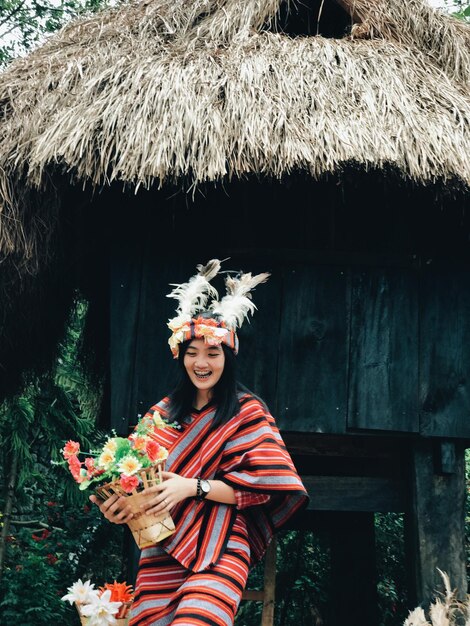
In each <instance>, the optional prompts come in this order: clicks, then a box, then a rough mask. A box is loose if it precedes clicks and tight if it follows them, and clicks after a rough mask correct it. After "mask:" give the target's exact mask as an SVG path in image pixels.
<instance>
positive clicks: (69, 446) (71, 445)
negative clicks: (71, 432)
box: [62, 440, 80, 461]
mask: <svg viewBox="0 0 470 626" xmlns="http://www.w3.org/2000/svg"><path fill="white" fill-rule="evenodd" d="M79 452H80V444H79V443H77V442H76V441H71V440H69V441H67V443H66V444H65V446H64V449H63V450H62V454H63V456H64V459H65V460H66V461H68V460H69V459H70V457H71V456H75V455H77V454H78V453H79Z"/></svg>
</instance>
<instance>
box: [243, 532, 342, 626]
mask: <svg viewBox="0 0 470 626" xmlns="http://www.w3.org/2000/svg"><path fill="white" fill-rule="evenodd" d="M277 541H278V543H277V564H276V569H277V576H276V608H275V613H274V616H275V626H298V625H299V624H314V623H315V621H316V619H317V617H319V616H323V615H324V614H325V613H326V607H327V602H328V596H329V585H330V577H329V550H328V545H327V543H326V542H325V540H324V538H323V537H321V536H318V535H316V534H314V533H312V532H303V531H292V530H289V531H284V532H281V533H279V534H278V535H277ZM263 577H264V565H263V563H260V564H258V565H257V566H256V567H255V568H254V569H253V570H252V571H251V572H250V575H249V578H248V584H247V588H248V589H262V588H263ZM261 611H262V603H261V602H252V601H250V602H242V603H241V605H240V608H239V610H238V613H237V616H236V620H235V624H236V625H237V626H258V624H260V623H261Z"/></svg>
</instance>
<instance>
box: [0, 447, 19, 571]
mask: <svg viewBox="0 0 470 626" xmlns="http://www.w3.org/2000/svg"><path fill="white" fill-rule="evenodd" d="M17 480H18V455H17V454H16V453H13V459H12V463H11V469H10V473H9V475H8V483H7V494H6V498H5V510H4V512H3V527H2V534H1V536H0V581H1V579H2V575H3V566H4V563H5V556H6V547H7V537H8V535H9V533H10V523H11V512H12V510H13V503H14V501H15V491H16V484H17Z"/></svg>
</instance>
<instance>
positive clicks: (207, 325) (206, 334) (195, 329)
mask: <svg viewBox="0 0 470 626" xmlns="http://www.w3.org/2000/svg"><path fill="white" fill-rule="evenodd" d="M197 270H198V273H197V274H196V275H195V276H193V277H192V278H190V280H189V281H188V282H187V283H182V284H181V285H175V284H173V285H172V287H174V289H173V291H171V293H169V294H168V295H167V297H168V298H175V299H176V300H178V303H179V304H178V308H177V310H176V313H177V315H176V317H174V318H173V319H171V320H170V321H169V322H168V326H169V328H170V330H171V331H172V335H171V337H170V339H169V340H168V343H169V344H170V348H171V351H172V353H173V356H174V357H175V358H177V357H178V354H179V344H180V343H182V342H183V341H188V340H189V339H204V341H205V342H206V343H207V344H209V345H220V344H221V343H225V344H226V345H227V346H229V347H230V348H232V350H233V351H234V352H235V354H236V353H237V352H238V337H237V335H236V332H235V331H236V329H237V328H239V327H240V326H241V325H242V323H243V320H244V319H245V318H246V317H248V314H249V313H253V312H254V311H255V310H256V306H255V304H254V302H253V301H252V300H251V294H250V292H251V291H252V290H253V289H254V288H255V287H256V286H257V285H259V284H260V283H265V282H266V281H267V279H268V278H269V276H270V274H268V273H263V274H258V275H256V276H252V275H251V273H250V272H248V273H246V274H243V273H242V274H239V275H238V276H235V277H231V276H229V277H228V278H227V279H226V280H225V286H226V290H227V294H226V295H225V296H224V297H223V298H222V300H220V302H219V300H218V297H219V296H218V293H217V291H216V289H214V287H213V286H212V285H211V284H210V282H209V281H210V280H212V279H213V278H214V277H215V276H216V274H217V273H218V272H219V270H220V261H219V260H218V259H212V260H211V261H209V262H208V263H207V264H206V265H198V266H197ZM211 297H212V298H213V300H212V302H211V304H210V305H209V306H207V303H208V300H209V298H211ZM208 311H209V312H210V313H212V315H213V316H212V315H209V316H208V315H207V312H208ZM203 312H204V315H201V314H202V313H203Z"/></svg>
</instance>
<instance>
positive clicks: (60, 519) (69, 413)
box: [0, 303, 126, 626]
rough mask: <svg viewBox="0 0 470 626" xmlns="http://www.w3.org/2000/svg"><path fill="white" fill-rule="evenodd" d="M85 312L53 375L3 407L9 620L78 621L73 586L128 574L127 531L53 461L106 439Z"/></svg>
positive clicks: (3, 611)
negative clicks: (87, 366) (82, 363)
mask: <svg viewBox="0 0 470 626" xmlns="http://www.w3.org/2000/svg"><path fill="white" fill-rule="evenodd" d="M85 313H86V307H85V306H84V305H83V304H81V303H79V304H78V305H77V308H76V310H75V313H74V316H73V317H72V320H71V323H70V327H69V330H68V333H67V337H66V341H65V343H64V346H63V347H62V352H61V357H60V359H59V361H58V363H57V366H56V369H55V371H54V372H53V374H52V375H50V376H45V377H44V378H43V379H42V380H40V381H37V382H36V384H34V385H31V386H30V387H28V389H26V390H25V392H24V393H23V395H21V396H20V397H18V398H16V399H14V400H12V401H10V402H8V403H6V404H4V405H3V406H2V407H1V409H0V442H1V450H2V459H1V460H2V469H3V473H2V474H1V476H0V487H1V486H2V483H3V490H2V492H3V496H2V500H0V505H1V507H2V510H6V509H7V507H6V503H7V500H8V499H10V500H11V499H12V498H14V502H13V511H12V517H13V519H12V521H11V526H10V529H9V531H8V534H6V529H7V526H5V525H4V524H0V527H2V526H3V529H2V550H3V552H2V556H4V567H3V578H2V581H1V585H0V598H2V600H1V602H0V623H1V624H21V625H22V626H42V624H44V625H46V624H47V625H49V624H57V623H67V624H72V623H74V622H76V623H77V624H78V617H77V615H76V612H75V611H74V610H72V609H71V608H70V607H67V606H66V605H65V603H64V602H62V600H61V596H62V595H64V594H65V592H66V588H67V587H68V586H70V585H71V584H72V583H73V582H75V581H76V580H77V579H78V578H82V579H83V578H90V579H92V580H93V582H95V583H96V584H98V585H101V584H103V583H105V582H112V581H113V580H114V579H115V578H116V579H120V580H123V577H124V574H123V571H122V570H123V568H124V567H126V563H125V559H123V554H122V543H123V541H122V540H123V532H124V529H123V528H122V527H120V526H114V525H110V524H109V522H107V521H106V520H105V519H104V518H103V517H102V515H101V513H100V512H99V510H98V509H97V507H95V506H91V505H90V504H89V501H88V497H87V496H86V495H84V494H83V493H82V492H80V491H79V490H78V489H77V485H76V484H75V482H74V481H73V479H72V477H71V476H70V474H69V472H68V471H65V470H64V468H63V467H61V466H58V465H51V462H50V461H51V459H59V458H60V449H61V448H62V447H63V446H64V443H65V441H66V440H68V439H70V438H74V439H78V440H79V441H80V443H81V444H82V445H84V446H86V447H88V448H90V447H92V446H93V445H95V442H96V440H97V438H102V434H100V433H96V432H95V423H96V417H97V414H98V410H99V406H100V399H101V386H100V385H99V384H98V385H97V386H93V385H91V384H90V383H89V381H88V380H87V379H86V377H85V376H84V374H83V372H82V371H81V369H80V368H79V367H78V366H77V358H78V357H77V355H78V348H79V344H80V336H81V331H82V327H83V321H84V316H85ZM15 458H16V459H17V460H18V472H17V474H16V475H15V474H14V473H12V472H11V468H12V467H14V463H13V459H15ZM8 478H10V482H11V483H12V484H13V491H10V492H8V491H7V490H6V489H5V487H6V483H7V480H8ZM5 535H6V536H5ZM38 582H39V583H40V584H37V583H38ZM26 591H27V592H26Z"/></svg>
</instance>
